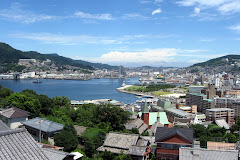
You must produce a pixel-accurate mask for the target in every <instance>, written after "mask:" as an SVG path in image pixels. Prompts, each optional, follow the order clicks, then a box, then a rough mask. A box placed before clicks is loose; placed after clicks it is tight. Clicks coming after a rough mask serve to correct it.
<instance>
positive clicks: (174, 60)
mask: <svg viewBox="0 0 240 160" xmlns="http://www.w3.org/2000/svg"><path fill="white" fill-rule="evenodd" d="M0 2H1V6H0V25H1V31H0V37H1V41H2V42H6V43H8V44H10V45H11V46H13V47H14V48H16V49H19V50H23V51H30V50H33V51H38V52H40V53H57V54H59V55H61V56H65V57H70V58H73V59H81V60H86V61H90V62H100V63H106V64H110V65H124V66H126V67H134V66H143V65H150V66H157V67H159V66H173V67H185V66H189V65H191V64H194V63H198V62H202V61H206V60H209V59H211V58H216V57H219V56H223V55H227V54H239V45H238V43H239V40H240V36H239V33H240V22H239V20H238V17H239V15H240V2H239V1H234V0H208V1H206V0H173V1H167V0H132V1H127V0H121V1H120V0H116V1H114V2H113V1H111V0H102V1H97V0H92V1H87V0H83V1H77V0H72V1H71V2H69V1H64V0H61V1H56V0H49V1H46V0H43V1H41V2H40V1H39V2H37V1H30V0H24V1H21V2H18V1H9V0H7V1H3V0H0Z"/></svg>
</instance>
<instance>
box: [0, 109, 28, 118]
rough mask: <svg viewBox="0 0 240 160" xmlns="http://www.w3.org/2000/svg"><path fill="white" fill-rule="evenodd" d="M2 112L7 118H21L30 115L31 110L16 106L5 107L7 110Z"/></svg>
mask: <svg viewBox="0 0 240 160" xmlns="http://www.w3.org/2000/svg"><path fill="white" fill-rule="evenodd" d="M0 114H1V115H2V116H4V117H7V118H20V117H28V116H29V112H27V111H24V110H22V109H19V108H16V107H12V108H8V109H5V110H3V111H1V112H0Z"/></svg>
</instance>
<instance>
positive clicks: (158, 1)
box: [154, 0, 163, 3]
mask: <svg viewBox="0 0 240 160" xmlns="http://www.w3.org/2000/svg"><path fill="white" fill-rule="evenodd" d="M154 2H155V3H160V2H163V0H155V1H154Z"/></svg>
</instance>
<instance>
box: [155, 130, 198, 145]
mask: <svg viewBox="0 0 240 160" xmlns="http://www.w3.org/2000/svg"><path fill="white" fill-rule="evenodd" d="M175 134H177V135H179V136H181V137H183V138H185V139H187V140H188V141H190V142H191V143H193V130H192V129H190V128H174V127H173V128H166V127H158V128H157V131H156V135H155V138H156V139H155V141H156V142H161V141H162V140H164V139H166V138H168V137H171V136H172V135H175Z"/></svg>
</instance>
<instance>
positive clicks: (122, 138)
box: [103, 132, 139, 149]
mask: <svg viewBox="0 0 240 160" xmlns="http://www.w3.org/2000/svg"><path fill="white" fill-rule="evenodd" d="M138 138H139V135H138V134H127V133H114V132H110V133H108V134H107V136H106V140H105V141H104V144H103V146H105V147H114V148H120V149H129V148H130V146H132V145H136V144H137V141H138Z"/></svg>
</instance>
